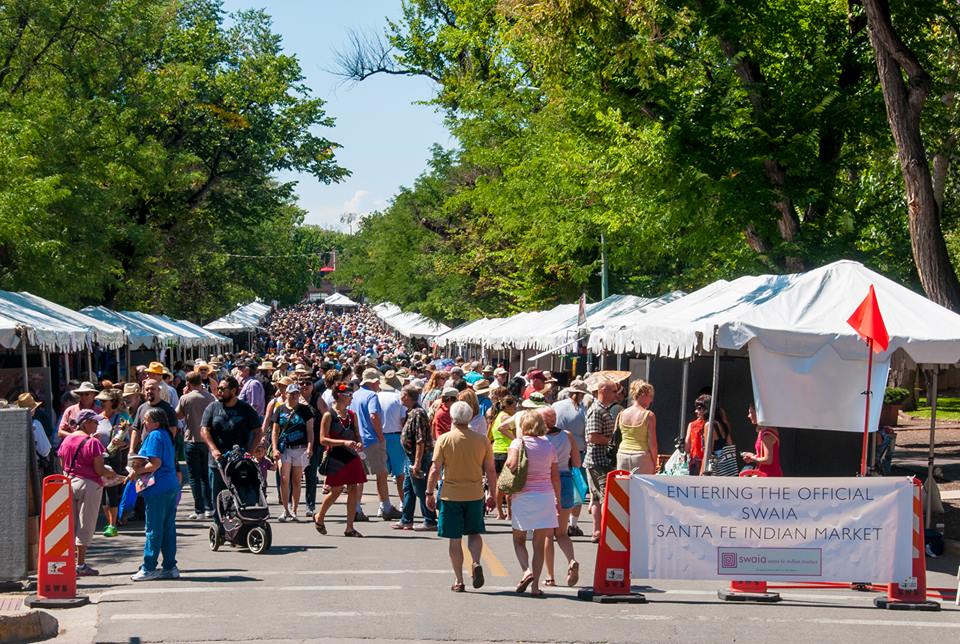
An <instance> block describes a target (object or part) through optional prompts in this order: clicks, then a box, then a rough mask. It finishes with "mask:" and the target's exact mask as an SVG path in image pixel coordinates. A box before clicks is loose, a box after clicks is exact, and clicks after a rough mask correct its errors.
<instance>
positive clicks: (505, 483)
mask: <svg viewBox="0 0 960 644" xmlns="http://www.w3.org/2000/svg"><path fill="white" fill-rule="evenodd" d="M528 465H529V463H528V461H527V447H526V445H525V444H524V442H523V439H522V438H521V439H520V462H519V463H518V465H517V471H516V472H511V471H510V468H509V467H507V466H504V467H503V469H502V470H500V476H499V477H497V489H498V490H500V491H501V492H503V493H504V494H516V493H517V492H519V491H520V490H522V489H523V486H524V485H526V484H527V468H528Z"/></svg>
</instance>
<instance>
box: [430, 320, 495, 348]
mask: <svg viewBox="0 0 960 644" xmlns="http://www.w3.org/2000/svg"><path fill="white" fill-rule="evenodd" d="M489 321H490V320H489V319H488V318H480V319H479V320H473V321H472V322H464V323H463V324H461V325H460V326H458V327H456V328H455V329H452V330H450V331H447V332H446V333H444V334H443V335H439V336H437V338H436V339H435V342H436V343H437V346H441V347H446V346H449V345H453V344H468V343H469V340H468V338H469V337H471V335H472V334H473V333H474V331H475V330H478V329H482V328H483V326H484V325H485V324H486V323H487V322H489Z"/></svg>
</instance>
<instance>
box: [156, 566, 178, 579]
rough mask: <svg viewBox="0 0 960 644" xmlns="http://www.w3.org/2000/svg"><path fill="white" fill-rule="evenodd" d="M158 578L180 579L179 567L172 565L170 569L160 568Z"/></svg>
mask: <svg viewBox="0 0 960 644" xmlns="http://www.w3.org/2000/svg"><path fill="white" fill-rule="evenodd" d="M160 579H180V569H179V568H177V567H176V566H174V567H173V568H171V569H170V570H161V571H160Z"/></svg>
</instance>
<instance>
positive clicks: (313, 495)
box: [303, 442, 323, 510]
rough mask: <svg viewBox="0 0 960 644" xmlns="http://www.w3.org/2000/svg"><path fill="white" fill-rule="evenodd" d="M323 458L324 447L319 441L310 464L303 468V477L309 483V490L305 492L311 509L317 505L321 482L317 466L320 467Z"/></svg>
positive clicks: (308, 506)
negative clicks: (318, 489) (318, 488)
mask: <svg viewBox="0 0 960 644" xmlns="http://www.w3.org/2000/svg"><path fill="white" fill-rule="evenodd" d="M321 458H323V448H322V447H321V446H320V444H319V442H318V443H315V444H314V449H313V454H312V455H311V456H310V464H309V465H307V466H306V467H305V468H303V478H304V481H305V483H306V485H307V490H306V492H305V493H304V494H305V497H306V500H307V508H308V509H310V510H313V509H315V508H316V507H317V485H318V484H319V483H320V477H319V476H318V474H317V468H318V467H320V459H321Z"/></svg>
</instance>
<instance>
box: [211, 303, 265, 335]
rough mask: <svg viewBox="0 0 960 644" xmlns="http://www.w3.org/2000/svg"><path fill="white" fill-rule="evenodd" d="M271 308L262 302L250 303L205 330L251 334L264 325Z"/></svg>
mask: <svg viewBox="0 0 960 644" xmlns="http://www.w3.org/2000/svg"><path fill="white" fill-rule="evenodd" d="M269 312H270V307H269V306H267V305H266V304H263V303H262V302H250V303H249V304H244V305H243V306H241V307H238V308H237V310H236V311H233V312H232V313H228V314H227V315H224V316H223V317H222V318H217V319H216V320H214V321H213V322H211V323H209V324H205V325H203V328H205V329H207V330H209V331H214V332H217V333H249V332H251V331H255V330H256V329H257V328H258V327H259V326H260V325H261V324H262V323H263V320H264V318H266V317H267V313H269Z"/></svg>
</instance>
